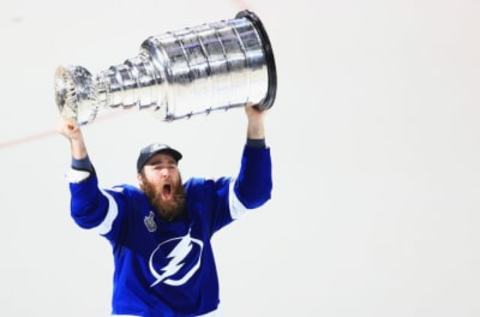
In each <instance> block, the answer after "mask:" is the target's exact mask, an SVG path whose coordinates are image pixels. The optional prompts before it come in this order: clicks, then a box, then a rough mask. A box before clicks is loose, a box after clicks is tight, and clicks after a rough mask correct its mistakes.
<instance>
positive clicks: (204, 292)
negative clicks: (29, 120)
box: [59, 107, 272, 317]
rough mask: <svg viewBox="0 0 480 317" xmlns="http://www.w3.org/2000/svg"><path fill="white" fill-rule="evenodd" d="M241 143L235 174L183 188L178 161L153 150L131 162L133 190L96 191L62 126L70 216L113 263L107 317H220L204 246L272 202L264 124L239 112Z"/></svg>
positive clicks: (84, 158)
mask: <svg viewBox="0 0 480 317" xmlns="http://www.w3.org/2000/svg"><path fill="white" fill-rule="evenodd" d="M245 112H246V115H247V118H248V127H247V142H246V145H245V147H244V150H243V156H242V159H241V168H240V172H239V173H238V175H236V177H234V178H229V177H222V178H219V179H217V180H210V179H204V178H191V179H189V180H187V181H186V182H185V183H183V182H182V179H181V176H180V173H179V170H178V163H179V161H180V160H181V159H182V154H181V153H180V152H178V151H177V150H175V149H173V148H171V147H169V146H167V145H165V144H151V145H150V146H147V147H145V148H143V149H142V150H141V151H140V155H139V157H138V160H137V172H138V175H137V176H138V184H139V188H137V187H134V186H130V185H121V186H116V187H113V188H111V189H100V188H99V186H98V179H97V175H96V173H95V169H94V168H93V165H92V163H91V162H90V160H89V158H88V153H87V149H86V146H85V142H84V138H83V135H82V132H81V130H80V128H79V127H78V126H77V125H76V124H75V123H74V122H72V121H68V120H65V121H62V122H61V124H60V127H59V132H60V133H61V134H63V135H64V136H66V137H67V139H68V140H69V141H70V144H71V153H72V165H71V170H70V172H69V173H68V179H69V183H70V192H71V215H72V217H73V219H74V221H75V222H76V223H77V224H78V225H79V226H80V227H82V228H85V229H94V230H95V231H97V232H98V233H99V234H100V235H102V236H104V237H105V238H106V239H108V240H109V242H110V243H111V246H112V248H113V256H114V263H115V271H114V285H113V298H112V315H113V316H122V315H125V316H126V315H128V316H148V317H166V316H168V317H186V316H218V315H216V313H215V312H216V311H218V310H217V308H218V305H219V291H218V278H217V272H216V268H215V261H214V258H213V253H212V248H211V244H210V239H211V237H212V235H213V234H214V233H215V232H216V231H218V230H219V229H221V228H222V227H223V226H225V225H227V224H229V223H231V222H232V221H233V220H235V219H237V218H239V217H240V216H241V215H242V214H244V213H246V212H248V211H249V210H251V209H255V208H257V207H259V206H261V205H263V204H264V203H265V202H266V201H267V200H268V199H270V193H271V189H272V178H271V161H270V150H269V148H268V147H266V145H265V134H264V116H265V112H260V111H258V110H256V108H254V107H245Z"/></svg>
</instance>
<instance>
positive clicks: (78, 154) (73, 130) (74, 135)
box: [57, 119, 88, 160]
mask: <svg viewBox="0 0 480 317" xmlns="http://www.w3.org/2000/svg"><path fill="white" fill-rule="evenodd" d="M57 131H58V132H59V133H60V134H61V135H63V136H65V137H66V138H67V139H68V140H69V141H70V143H71V150H72V157H73V158H74V159H77V160H80V159H84V158H86V157H87V154H88V153H87V147H86V146H85V142H84V140H83V134H82V130H81V129H80V127H79V126H78V124H77V123H76V122H75V121H74V120H71V119H70V120H69V119H62V120H61V121H60V123H59V124H58V128H57Z"/></svg>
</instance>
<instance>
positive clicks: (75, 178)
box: [65, 168, 90, 184]
mask: <svg viewBox="0 0 480 317" xmlns="http://www.w3.org/2000/svg"><path fill="white" fill-rule="evenodd" d="M89 176H90V172H88V171H81V170H76V169H74V168H70V169H69V170H68V171H67V173H66V174H65V177H66V178H67V181H68V182H69V183H73V184H78V183H80V182H82V181H84V180H86V179H87V178H88V177H89Z"/></svg>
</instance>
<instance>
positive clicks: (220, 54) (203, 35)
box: [55, 10, 277, 124]
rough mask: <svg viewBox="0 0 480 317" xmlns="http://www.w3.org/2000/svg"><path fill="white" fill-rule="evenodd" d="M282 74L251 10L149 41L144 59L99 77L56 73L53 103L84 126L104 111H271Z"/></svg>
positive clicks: (169, 115) (172, 115) (79, 71)
mask: <svg viewBox="0 0 480 317" xmlns="http://www.w3.org/2000/svg"><path fill="white" fill-rule="evenodd" d="M276 89H277V75H276V69H275V61H274V58H273V51H272V47H271V45H270V41H269V39H268V35H267V33H266V31H265V28H264V27H263V25H262V22H261V21H260V19H259V18H258V17H257V16H256V15H255V14H254V13H253V12H251V11H248V10H246V11H241V12H240V13H238V14H237V15H236V16H235V18H234V19H231V20H226V21H220V22H214V23H208V24H203V25H200V26H196V27H190V28H184V29H181V30H178V31H174V32H167V33H165V34H161V35H158V36H152V37H150V38H148V39H147V40H145V41H144V42H143V44H142V45H141V50H140V54H139V55H137V56H135V57H133V58H130V59H127V60H126V61H125V62H124V63H123V64H120V65H115V66H111V67H110V68H108V69H107V70H104V71H102V72H100V73H99V74H98V75H97V76H96V77H92V75H91V73H90V72H89V71H88V70H87V69H85V68H83V67H81V66H67V67H59V68H58V69H57V71H56V74H55V100H56V103H57V105H58V108H59V110H60V112H61V115H62V116H63V117H65V118H72V119H74V120H76V121H77V122H78V123H79V124H87V123H90V122H92V121H93V120H95V117H96V115H97V113H98V112H100V111H102V110H105V109H117V108H121V109H130V108H133V107H137V108H138V109H140V110H142V109H149V110H151V111H153V112H154V113H155V114H156V115H158V116H159V117H160V118H162V119H163V120H166V121H171V120H176V119H181V118H189V117H191V116H194V115H198V114H209V113H210V112H212V111H216V110H228V109H230V108H234V107H243V106H250V105H256V107H258V108H259V109H260V110H266V109H268V108H270V107H271V106H272V105H273V102H274V100H275V94H276Z"/></svg>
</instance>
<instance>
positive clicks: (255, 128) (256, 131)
mask: <svg viewBox="0 0 480 317" xmlns="http://www.w3.org/2000/svg"><path fill="white" fill-rule="evenodd" d="M247 138H248V139H252V140H258V139H265V127H264V123H263V119H260V120H249V121H248V126H247Z"/></svg>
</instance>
